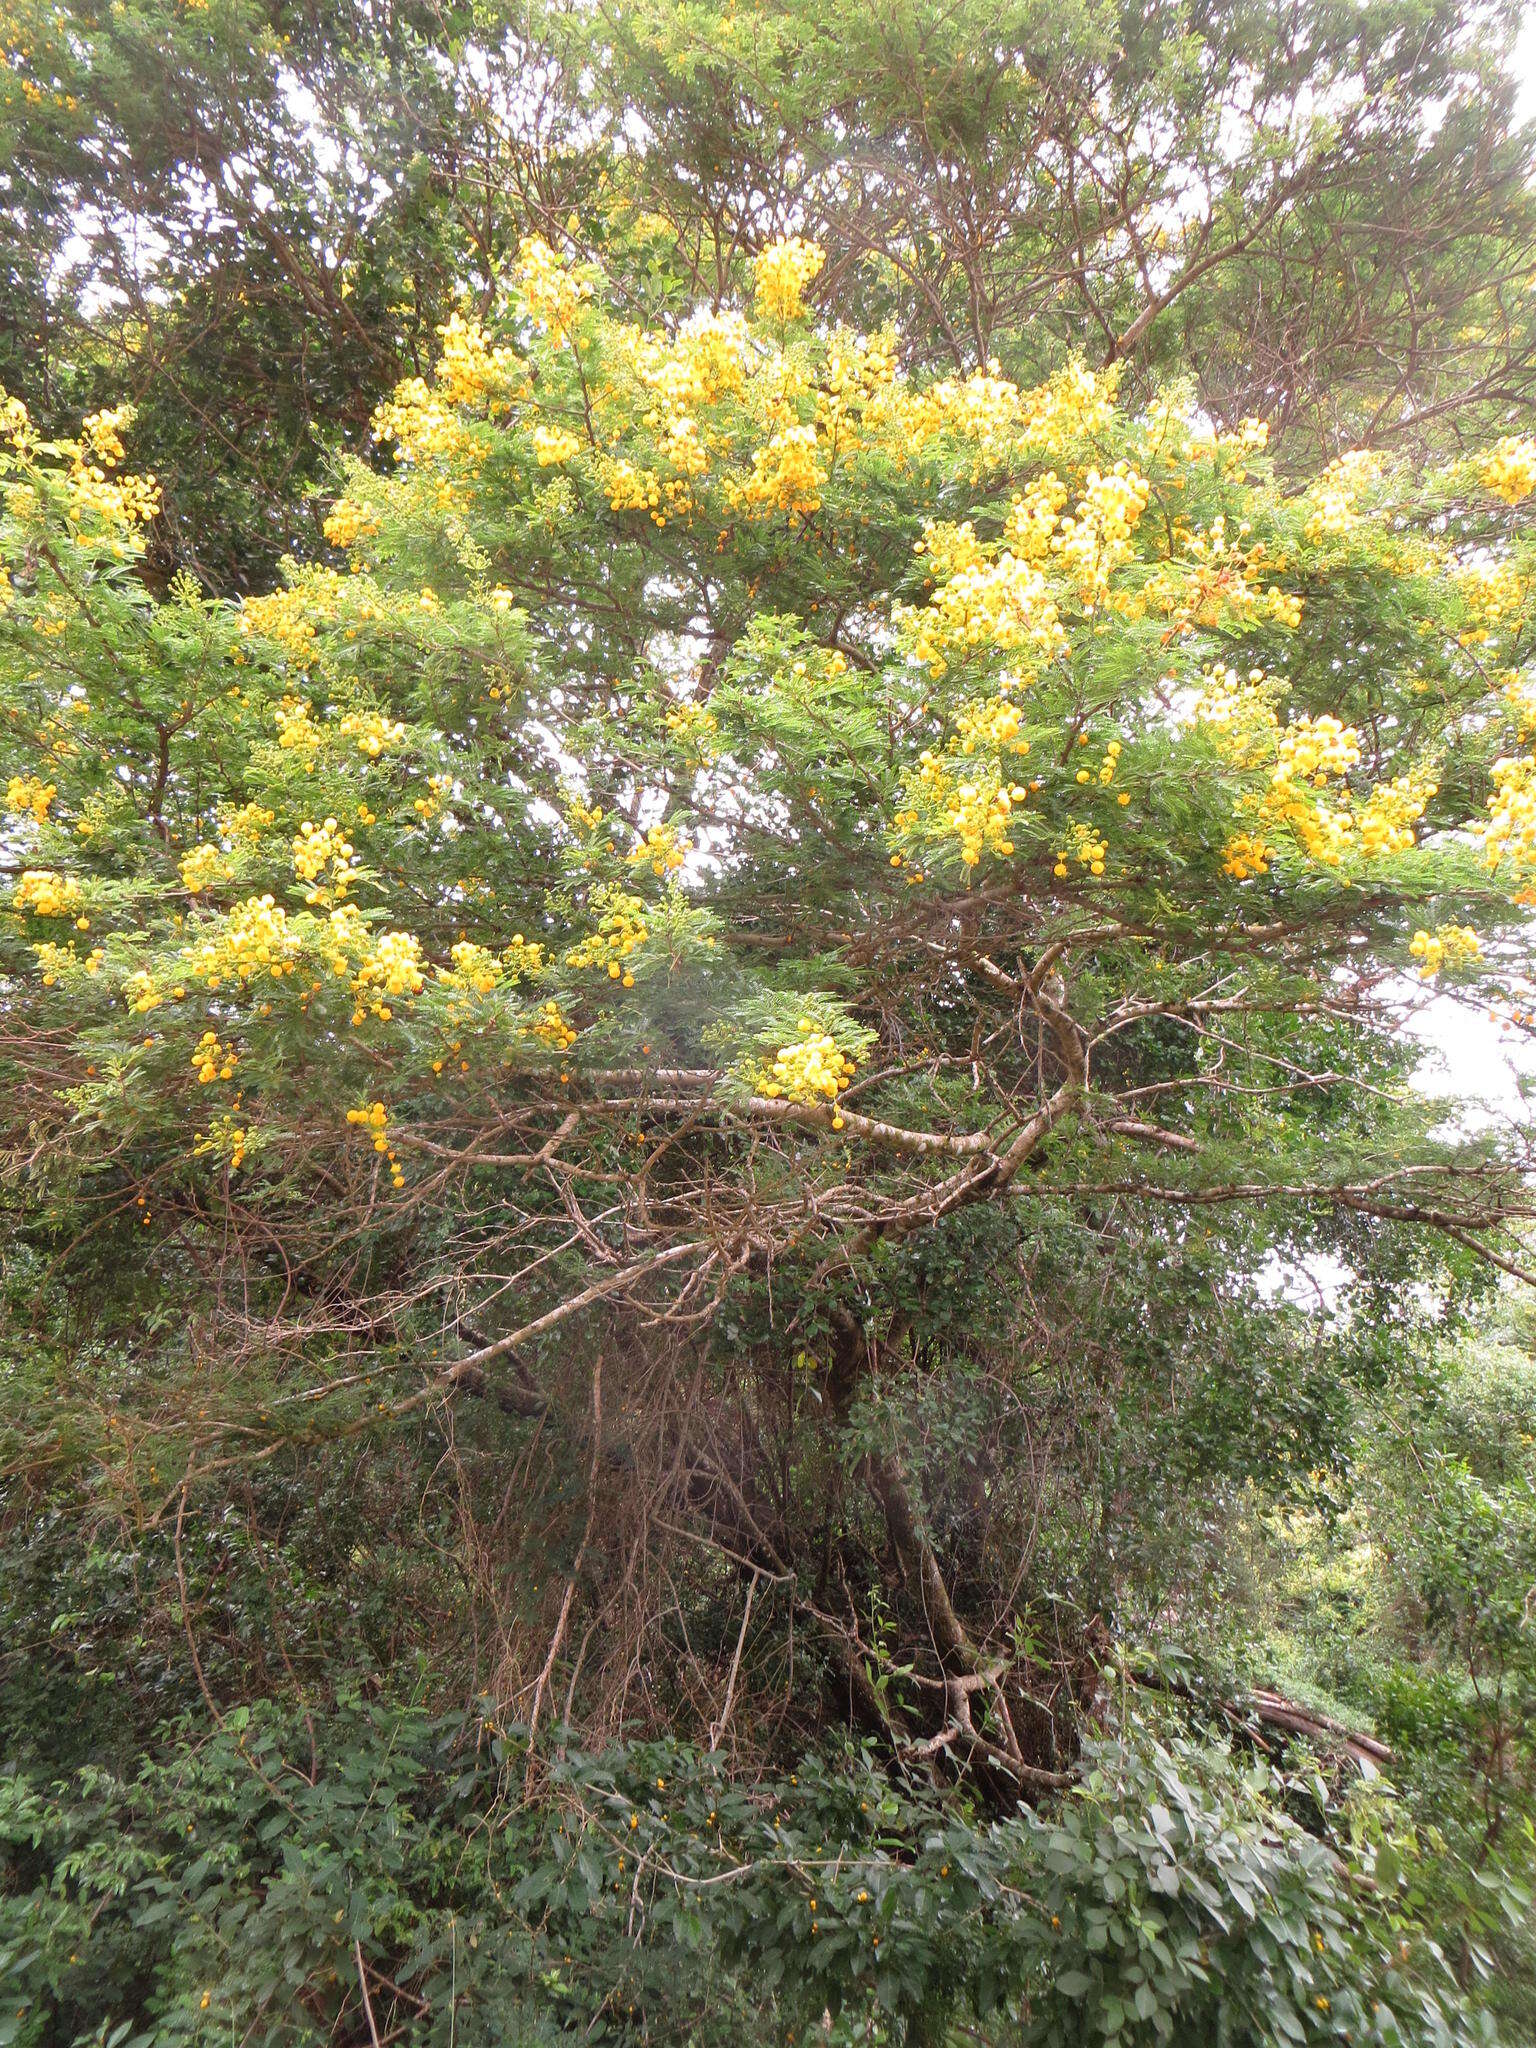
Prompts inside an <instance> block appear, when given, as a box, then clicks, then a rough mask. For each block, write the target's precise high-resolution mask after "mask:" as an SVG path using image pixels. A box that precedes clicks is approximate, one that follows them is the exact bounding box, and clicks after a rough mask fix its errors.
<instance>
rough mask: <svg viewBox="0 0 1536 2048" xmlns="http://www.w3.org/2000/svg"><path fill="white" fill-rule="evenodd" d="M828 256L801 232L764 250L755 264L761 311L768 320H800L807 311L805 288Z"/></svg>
mask: <svg viewBox="0 0 1536 2048" xmlns="http://www.w3.org/2000/svg"><path fill="white" fill-rule="evenodd" d="M826 260H827V259H826V256H825V254H824V253H823V252H822V251H821V250H820V249H818V248H817V246H816V244H815V243H814V242H807V241H805V240H803V239H802V238H801V237H800V236H799V235H785V236H781V237H780V239H779V240H778V241H775V242H770V243H769V244H768V246H767V248H766V249H762V250H760V251H759V252H758V254H757V256H756V257H755V258H754V260H753V264H752V281H753V285H754V288H755V293H756V299H757V310H758V312H759V314H761V316H762V317H763V318H764V319H766V320H798V319H799V318H800V317H801V315H802V314H803V313H804V311H805V299H804V296H803V295H804V292H805V288H806V286H807V285H808V284H809V283H810V282H811V280H812V279H813V278H814V277H816V276H817V275H818V274H819V273H820V271H821V267H822V265H823V264H824V263H825V262H826Z"/></svg>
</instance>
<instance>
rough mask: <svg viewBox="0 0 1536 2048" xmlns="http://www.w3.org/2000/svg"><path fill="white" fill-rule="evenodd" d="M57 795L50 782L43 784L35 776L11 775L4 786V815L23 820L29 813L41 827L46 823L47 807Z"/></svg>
mask: <svg viewBox="0 0 1536 2048" xmlns="http://www.w3.org/2000/svg"><path fill="white" fill-rule="evenodd" d="M58 793H59V792H58V790H57V789H56V788H55V787H54V785H53V784H52V783H51V782H44V781H42V780H41V779H40V778H39V777H38V776H36V775H13V776H12V777H11V779H10V781H9V782H8V783H7V784H6V785H5V808H6V814H7V816H9V817H12V818H24V817H26V816H27V815H28V814H29V813H30V815H31V816H32V817H33V818H34V819H35V820H36V821H37V823H38V824H39V825H41V824H43V823H44V822H45V821H46V819H47V816H48V811H49V807H50V806H51V804H52V803H53V800H54V798H55V797H56V796H57V795H58Z"/></svg>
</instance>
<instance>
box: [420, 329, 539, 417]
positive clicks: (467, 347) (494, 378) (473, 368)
mask: <svg viewBox="0 0 1536 2048" xmlns="http://www.w3.org/2000/svg"><path fill="white" fill-rule="evenodd" d="M437 331H438V334H439V336H440V337H441V339H442V344H443V347H442V353H441V354H440V355H439V357H438V359H437V366H436V369H435V371H434V375H435V376H436V378H437V381H438V383H439V384H440V385H441V386H442V388H443V391H444V393H445V394H446V396H447V398H448V401H449V403H450V404H452V405H478V404H479V403H480V402H481V401H482V400H483V399H485V398H491V397H499V396H504V395H505V393H506V391H507V388H508V386H509V384H511V383H512V382H513V381H514V379H515V378H516V377H517V376H518V373H519V372H520V371H521V367H522V366H521V364H520V362H519V360H518V357H517V355H516V354H515V352H514V351H513V350H512V349H509V348H492V346H491V344H490V342H489V341H488V340H487V339H486V333H485V329H484V328H483V327H482V326H481V325H480V322H479V321H478V320H466V319H465V318H464V316H463V314H462V313H453V314H450V315H449V317H448V319H447V320H446V321H445V322H444V323H443V325H442V326H441V327H439V328H438V330H437Z"/></svg>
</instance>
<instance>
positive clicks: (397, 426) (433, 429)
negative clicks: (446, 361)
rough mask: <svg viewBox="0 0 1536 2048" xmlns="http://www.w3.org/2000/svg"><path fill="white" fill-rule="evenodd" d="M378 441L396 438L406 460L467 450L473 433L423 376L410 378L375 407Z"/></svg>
mask: <svg viewBox="0 0 1536 2048" xmlns="http://www.w3.org/2000/svg"><path fill="white" fill-rule="evenodd" d="M371 431H372V434H373V438H374V440H375V441H381V442H382V441H393V443H394V444H395V453H396V455H397V456H398V458H399V460H400V461H401V462H403V463H419V462H422V461H423V460H430V459H431V458H432V457H434V456H440V455H450V454H452V453H454V451H455V450H459V449H467V448H468V447H469V445H470V441H469V436H468V435H467V434H466V433H465V430H464V426H463V423H462V421H461V420H460V419H459V416H458V414H457V412H455V410H454V408H453V407H452V405H451V404H450V403H449V402H448V401H447V400H446V399H444V398H440V397H439V396H438V394H437V393H436V392H435V391H434V390H433V389H432V388H431V386H430V385H429V384H428V383H427V382H426V380H425V379H424V378H422V377H406V378H403V379H402V380H401V382H400V383H398V384H397V385H396V386H395V388H394V390H393V392H392V393H391V394H390V396H389V397H388V398H385V399H382V400H381V401H380V402H379V404H378V405H377V406H375V408H374V413H373V423H372V430H371Z"/></svg>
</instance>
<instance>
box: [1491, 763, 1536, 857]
mask: <svg viewBox="0 0 1536 2048" xmlns="http://www.w3.org/2000/svg"><path fill="white" fill-rule="evenodd" d="M1482 840H1483V857H1484V859H1485V860H1486V861H1487V863H1488V866H1489V867H1490V868H1497V867H1498V866H1499V864H1500V863H1501V862H1502V861H1504V860H1510V861H1513V862H1515V863H1516V864H1517V865H1519V866H1524V865H1526V864H1527V863H1530V862H1531V861H1532V860H1533V859H1536V755H1532V754H1505V755H1502V756H1501V757H1500V758H1499V759H1498V760H1497V761H1495V762H1494V764H1493V794H1492V795H1491V796H1490V797H1489V799H1488V822H1487V823H1486V824H1485V825H1484V826H1483V828H1482Z"/></svg>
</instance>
